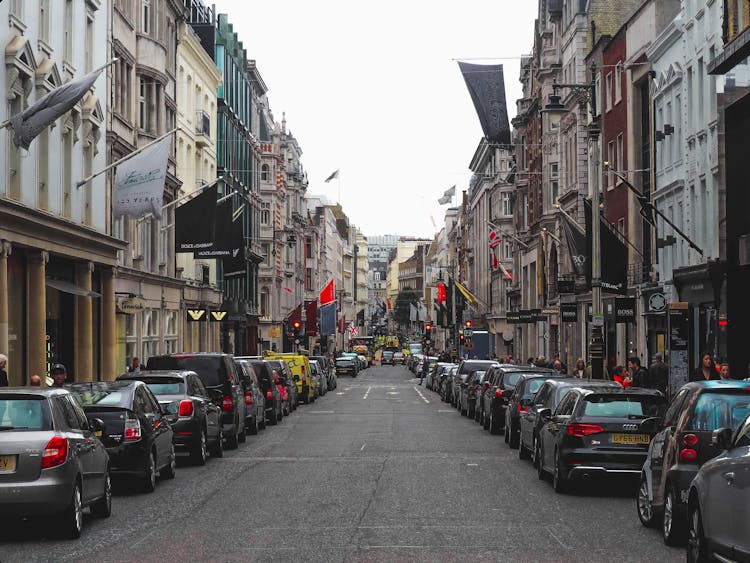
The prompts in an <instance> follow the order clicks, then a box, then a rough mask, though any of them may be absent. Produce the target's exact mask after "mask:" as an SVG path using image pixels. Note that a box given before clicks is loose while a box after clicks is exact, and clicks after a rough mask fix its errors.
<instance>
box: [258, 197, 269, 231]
mask: <svg viewBox="0 0 750 563" xmlns="http://www.w3.org/2000/svg"><path fill="white" fill-rule="evenodd" d="M260 205H261V210H260V222H261V223H262V224H264V225H268V224H270V223H271V204H270V203H267V202H265V201H264V202H263V203H261V204H260Z"/></svg>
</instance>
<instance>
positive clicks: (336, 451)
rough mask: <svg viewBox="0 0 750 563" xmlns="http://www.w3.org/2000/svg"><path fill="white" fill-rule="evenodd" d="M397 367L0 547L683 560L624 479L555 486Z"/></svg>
mask: <svg viewBox="0 0 750 563" xmlns="http://www.w3.org/2000/svg"><path fill="white" fill-rule="evenodd" d="M418 381H419V380H418V379H415V378H414V377H413V375H412V374H411V372H409V371H408V370H406V369H405V368H403V367H400V366H394V367H391V366H388V367H374V368H370V369H368V370H366V371H364V372H362V373H361V374H360V375H359V376H358V377H357V378H351V377H342V378H340V379H339V386H338V389H336V390H335V391H331V392H329V393H328V394H327V395H325V396H324V397H321V398H319V399H318V400H317V401H316V402H315V403H314V404H312V405H303V406H301V407H300V408H299V409H298V410H297V411H296V412H294V413H292V414H291V416H289V417H285V418H284V420H283V421H282V422H281V423H280V424H279V425H278V426H276V427H269V428H268V429H266V430H264V431H262V432H261V433H260V434H259V435H258V436H250V437H248V441H247V443H245V444H242V445H240V448H239V449H238V450H234V451H226V452H225V457H224V458H222V459H210V460H209V461H208V463H207V464H206V465H205V466H204V467H192V466H189V465H181V466H180V467H179V468H178V471H177V478H176V479H175V480H172V481H166V480H165V481H159V483H158V485H157V488H156V492H154V493H152V494H143V493H136V492H131V491H128V490H127V489H122V490H119V491H118V492H117V494H116V496H115V498H114V499H113V509H112V516H111V517H110V518H108V519H104V520H100V519H97V518H94V517H91V516H89V515H88V514H86V519H85V524H84V530H83V535H82V537H81V538H80V539H79V540H60V539H57V538H55V537H54V534H52V533H51V532H53V526H54V522H53V521H52V522H38V521H29V522H25V523H21V524H18V525H11V526H5V527H3V528H2V529H0V561H2V562H3V563H8V562H15V561H23V562H27V561H98V562H99V561H102V562H105V561H112V562H119V561H140V562H151V561H154V562H156V561H158V562H167V561H209V560H211V561H325V562H337V561H472V562H476V561H607V562H610V561H611V562H614V561H659V562H660V563H666V562H668V561H682V560H684V558H685V551H684V548H668V547H665V546H664V545H663V543H662V541H661V537H660V535H659V534H658V532H657V531H656V530H652V529H646V528H643V527H642V526H641V524H640V523H639V521H638V517H637V515H636V509H635V500H634V498H635V492H636V486H637V484H636V483H633V482H632V481H610V482H604V483H596V482H592V483H587V484H586V485H585V486H584V487H578V488H577V490H576V491H575V492H574V493H573V494H567V495H558V494H556V493H555V492H554V491H553V490H552V487H551V486H550V483H548V482H543V481H539V480H538V479H537V476H536V471H534V470H533V468H532V466H531V464H530V463H529V462H528V461H522V460H519V459H518V453H517V450H511V449H509V448H508V447H507V446H506V445H505V443H504V441H503V439H502V436H492V435H490V434H489V432H487V431H484V430H482V429H481V427H480V426H479V425H478V424H477V423H475V422H473V421H472V420H469V419H467V418H465V417H462V416H460V414H459V413H458V411H456V410H455V409H453V408H452V407H451V406H450V405H449V404H447V403H443V402H441V401H440V398H439V397H438V395H437V394H435V393H433V392H431V391H427V390H426V389H425V387H424V386H421V387H420V386H419V385H417V383H418Z"/></svg>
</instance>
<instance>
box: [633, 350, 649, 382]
mask: <svg viewBox="0 0 750 563" xmlns="http://www.w3.org/2000/svg"><path fill="white" fill-rule="evenodd" d="M628 371H629V372H630V377H631V378H632V385H633V386H634V387H645V386H646V384H647V380H648V372H647V371H646V370H645V369H643V368H642V367H641V359H640V358H639V357H638V356H632V357H631V358H629V359H628Z"/></svg>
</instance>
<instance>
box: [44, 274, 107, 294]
mask: <svg viewBox="0 0 750 563" xmlns="http://www.w3.org/2000/svg"><path fill="white" fill-rule="evenodd" d="M45 283H46V284H47V285H48V286H49V287H54V288H55V289H57V290H58V291H64V292H65V293H71V294H73V295H80V296H81V297H101V294H100V293H97V292H96V291H91V290H90V289H86V288H83V287H80V286H77V285H76V284H74V283H72V282H69V281H66V280H58V279H55V278H47V279H46V280H45Z"/></svg>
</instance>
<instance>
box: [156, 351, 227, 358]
mask: <svg viewBox="0 0 750 563" xmlns="http://www.w3.org/2000/svg"><path fill="white" fill-rule="evenodd" d="M226 356H230V357H231V356H232V354H227V353H226V352H176V353H174V354H157V355H155V356H151V357H150V358H192V357H204V358H224V357H226ZM150 358H149V359H150Z"/></svg>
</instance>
